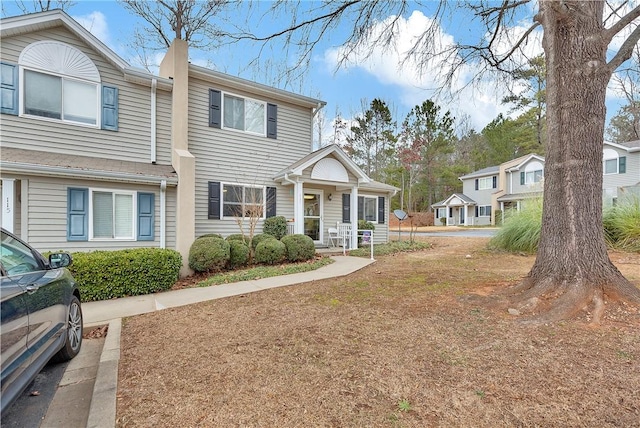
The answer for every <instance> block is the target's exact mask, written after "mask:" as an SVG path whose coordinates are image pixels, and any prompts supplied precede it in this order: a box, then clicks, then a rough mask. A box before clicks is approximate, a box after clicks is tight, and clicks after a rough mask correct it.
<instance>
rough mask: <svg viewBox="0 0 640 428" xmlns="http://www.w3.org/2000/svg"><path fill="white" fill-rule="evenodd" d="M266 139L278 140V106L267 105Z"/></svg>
mask: <svg viewBox="0 0 640 428" xmlns="http://www.w3.org/2000/svg"><path fill="white" fill-rule="evenodd" d="M267 138H278V106H277V105H275V104H267Z"/></svg>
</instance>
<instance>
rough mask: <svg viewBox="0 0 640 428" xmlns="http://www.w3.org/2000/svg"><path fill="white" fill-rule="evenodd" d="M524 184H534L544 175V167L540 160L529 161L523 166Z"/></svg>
mask: <svg viewBox="0 0 640 428" xmlns="http://www.w3.org/2000/svg"><path fill="white" fill-rule="evenodd" d="M524 173H525V180H524V181H525V184H534V183H539V182H540V181H542V178H543V177H544V169H543V166H542V164H541V163H540V162H538V161H535V162H530V163H529V164H528V165H527V166H526V167H525V168H524Z"/></svg>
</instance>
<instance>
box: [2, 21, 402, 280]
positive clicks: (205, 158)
mask: <svg viewBox="0 0 640 428" xmlns="http://www.w3.org/2000/svg"><path fill="white" fill-rule="evenodd" d="M0 31H1V34H0V35H1V37H2V51H1V58H0V59H1V62H2V68H1V69H2V75H1V80H2V88H1V91H2V92H1V95H2V96H1V104H0V107H1V112H2V114H0V121H1V122H0V123H1V126H2V134H1V136H0V168H1V171H0V174H1V177H0V178H1V183H2V184H1V185H2V207H3V208H2V218H1V222H2V226H3V227H4V228H6V229H8V230H11V231H13V232H14V233H17V234H18V235H20V236H21V237H23V238H25V239H26V240H28V241H29V242H31V243H32V244H33V245H34V246H35V247H37V248H38V249H40V250H43V251H46V250H59V249H65V250H68V251H89V250H95V249H121V248H131V247H136V246H145V247H161V248H174V249H177V250H178V251H179V252H180V253H181V254H182V255H183V260H184V263H185V267H184V269H183V273H186V272H187V270H188V269H187V268H186V261H187V256H188V252H189V248H190V246H191V244H192V243H193V240H194V239H195V238H196V237H197V236H200V235H202V234H205V233H220V234H222V235H223V236H226V235H229V234H232V233H239V232H241V230H244V231H246V230H247V228H248V222H250V221H251V220H252V219H257V225H256V230H255V232H256V233H259V232H261V230H262V223H263V220H264V219H265V218H267V217H271V216H275V215H278V216H284V217H286V218H287V219H289V220H290V231H291V232H292V233H304V234H307V235H309V236H311V237H312V238H313V240H314V241H315V242H316V243H317V244H319V245H320V244H324V243H326V240H327V236H328V234H327V231H328V229H329V228H331V227H335V226H336V224H337V223H342V225H343V227H342V228H341V230H343V231H345V230H346V233H347V234H348V236H347V245H348V246H351V247H354V246H356V245H357V233H358V232H357V227H351V226H352V225H356V224H357V221H358V220H359V219H366V220H368V221H371V222H373V223H375V227H376V229H375V233H374V242H385V241H386V240H388V227H387V224H388V217H389V205H390V204H389V198H390V197H391V196H392V195H393V194H394V193H395V192H396V191H397V189H396V188H394V187H392V186H388V185H385V184H383V183H378V182H374V181H373V180H371V179H370V178H369V177H367V176H366V174H364V173H363V171H362V170H361V169H360V168H358V166H357V165H356V164H355V163H354V162H353V161H352V160H351V159H349V158H348V157H347V156H346V155H345V153H344V152H343V151H342V150H341V149H340V148H339V147H338V146H334V145H332V146H328V147H324V148H322V149H320V150H316V151H313V152H312V147H313V119H314V116H315V115H316V114H317V112H318V110H319V109H321V108H322V107H323V106H324V102H322V101H320V100H317V99H313V98H309V97H305V96H301V95H298V94H293V93H291V92H287V91H283V90H279V89H275V88H272V87H268V86H265V85H261V84H257V83H255V82H251V81H247V80H244V79H240V78H237V77H234V76H230V75H227V74H223V73H219V72H216V71H213V70H209V69H206V68H203V67H199V66H196V65H194V64H191V63H189V60H188V47H187V45H186V43H185V42H184V41H182V40H176V41H175V42H174V43H173V44H172V46H171V48H170V49H169V50H168V52H167V54H166V56H165V58H164V60H163V61H162V63H161V66H160V71H159V75H158V76H156V75H154V74H151V73H148V72H146V71H142V70H138V69H135V68H133V67H131V66H130V65H128V64H127V63H126V62H125V61H124V60H123V59H121V58H120V57H118V56H117V55H116V54H115V53H114V52H113V51H111V50H110V49H109V48H108V47H107V46H105V45H104V44H103V43H102V42H101V41H100V40H98V39H97V38H96V37H94V36H93V35H92V34H91V33H89V32H88V31H87V30H85V29H84V28H83V27H82V26H81V25H79V24H78V23H77V22H75V21H74V20H73V19H72V18H71V17H69V16H68V15H67V14H65V13H64V12H62V11H57V10H56V11H50V12H43V13H36V14H31V15H24V16H18V17H13V18H6V19H3V20H2V28H1V30H0ZM345 225H347V226H348V227H346V228H345V227H344V226H345Z"/></svg>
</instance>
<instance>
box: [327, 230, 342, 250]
mask: <svg viewBox="0 0 640 428" xmlns="http://www.w3.org/2000/svg"><path fill="white" fill-rule="evenodd" d="M339 242H340V236H339V234H338V228H337V227H330V228H329V229H328V230H327V245H328V246H329V247H337V246H338V245H339Z"/></svg>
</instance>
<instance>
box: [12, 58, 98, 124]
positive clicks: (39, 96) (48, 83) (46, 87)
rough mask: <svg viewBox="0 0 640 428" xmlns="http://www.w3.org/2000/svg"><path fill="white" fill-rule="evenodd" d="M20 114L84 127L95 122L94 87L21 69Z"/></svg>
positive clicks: (95, 93) (94, 85) (91, 84)
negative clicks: (73, 123) (21, 111)
mask: <svg viewBox="0 0 640 428" xmlns="http://www.w3.org/2000/svg"><path fill="white" fill-rule="evenodd" d="M23 97H24V98H23V103H24V114H28V115H33V116H41V117H47V118H50V119H60V120H63V121H65V122H77V123H84V124H88V125H97V123H98V85H97V84H96V83H91V82H83V81H79V80H73V79H69V78H65V77H61V76H55V75H52V74H45V73H39V72H36V71H32V70H27V69H25V70H24V90H23Z"/></svg>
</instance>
